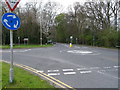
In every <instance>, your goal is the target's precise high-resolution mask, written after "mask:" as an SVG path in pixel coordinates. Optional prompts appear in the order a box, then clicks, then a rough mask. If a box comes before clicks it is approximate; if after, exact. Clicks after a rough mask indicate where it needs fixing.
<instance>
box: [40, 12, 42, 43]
mask: <svg viewBox="0 0 120 90" xmlns="http://www.w3.org/2000/svg"><path fill="white" fill-rule="evenodd" d="M41 22H42V17H41V12H40V45H42V23H41Z"/></svg>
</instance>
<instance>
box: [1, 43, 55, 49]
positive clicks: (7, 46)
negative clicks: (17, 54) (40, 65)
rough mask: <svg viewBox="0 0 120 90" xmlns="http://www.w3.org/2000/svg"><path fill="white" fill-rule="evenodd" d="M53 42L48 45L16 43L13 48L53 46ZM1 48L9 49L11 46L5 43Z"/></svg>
mask: <svg viewBox="0 0 120 90" xmlns="http://www.w3.org/2000/svg"><path fill="white" fill-rule="evenodd" d="M52 46H53V45H52V44H48V45H15V46H14V47H13V48H15V49H17V48H39V47H52ZM0 48H2V49H9V48H10V46H9V45H3V46H0Z"/></svg>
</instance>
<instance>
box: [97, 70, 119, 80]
mask: <svg viewBox="0 0 120 90" xmlns="http://www.w3.org/2000/svg"><path fill="white" fill-rule="evenodd" d="M98 73H100V74H103V75H106V76H109V77H112V78H115V79H120V78H119V77H116V76H112V75H110V74H107V73H103V72H100V71H98Z"/></svg>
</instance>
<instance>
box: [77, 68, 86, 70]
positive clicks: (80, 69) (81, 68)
mask: <svg viewBox="0 0 120 90" xmlns="http://www.w3.org/2000/svg"><path fill="white" fill-rule="evenodd" d="M86 69H87V68H77V70H86Z"/></svg>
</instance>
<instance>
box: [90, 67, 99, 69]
mask: <svg viewBox="0 0 120 90" xmlns="http://www.w3.org/2000/svg"><path fill="white" fill-rule="evenodd" d="M99 68H100V67H91V68H90V69H99Z"/></svg>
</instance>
